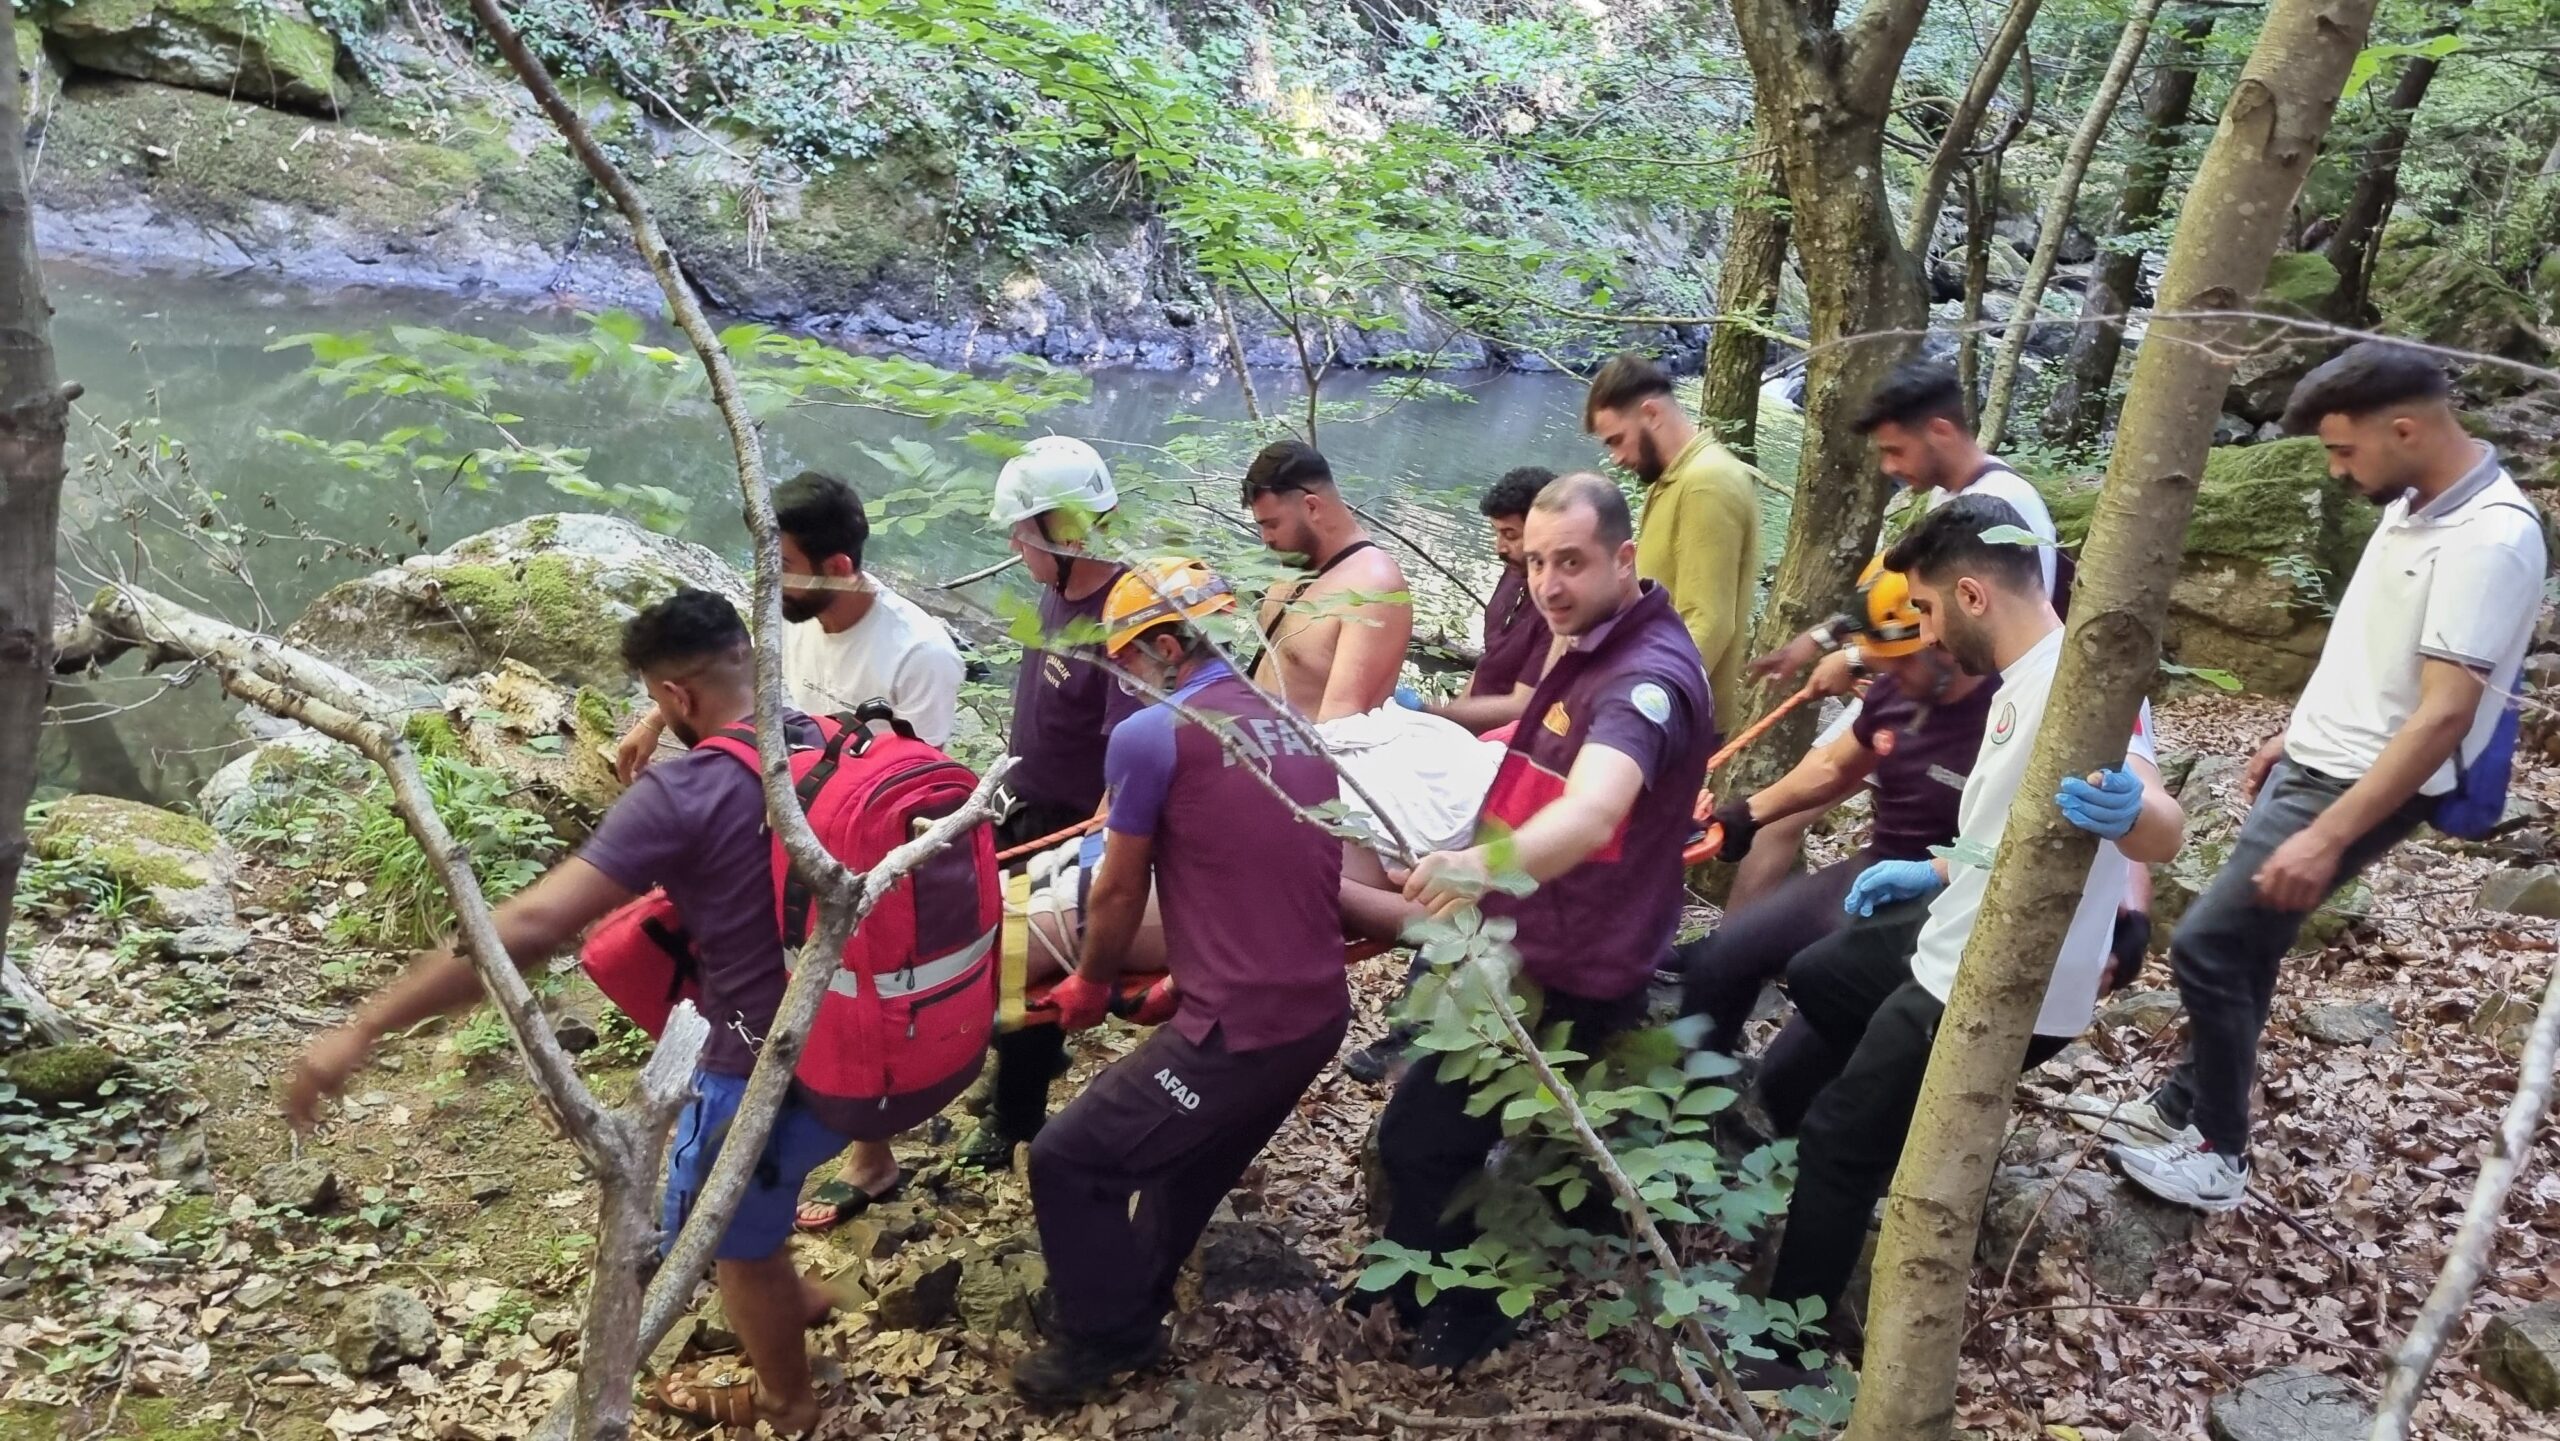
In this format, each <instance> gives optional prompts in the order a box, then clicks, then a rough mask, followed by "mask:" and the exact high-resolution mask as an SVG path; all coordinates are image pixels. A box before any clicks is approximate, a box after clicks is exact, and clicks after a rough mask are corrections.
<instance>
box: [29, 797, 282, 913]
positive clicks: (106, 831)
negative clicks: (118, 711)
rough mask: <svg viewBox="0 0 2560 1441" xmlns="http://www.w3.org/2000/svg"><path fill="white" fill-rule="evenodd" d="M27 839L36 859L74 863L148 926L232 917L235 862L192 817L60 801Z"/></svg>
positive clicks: (91, 800)
mask: <svg viewBox="0 0 2560 1441" xmlns="http://www.w3.org/2000/svg"><path fill="white" fill-rule="evenodd" d="M30 839H31V843H32V844H33V846H34V847H35V853H36V854H37V855H38V856H40V857H42V858H43V859H45V860H49V861H64V862H71V863H75V864H77V865H79V866H81V867H82V868H84V869H87V870H92V871H95V872H96V873H97V874H99V875H101V876H103V877H105V878H106V879H108V880H111V881H113V882H114V883H116V884H117V885H118V886H121V887H122V888H124V890H125V891H126V892H127V893H128V894H130V895H132V896H134V897H136V898H138V899H139V900H140V901H141V911H142V914H143V916H144V917H145V918H146V919H148V920H150V921H151V922H153V923H154V924H157V925H161V926H167V927H170V928H172V929H183V928H185V927H189V926H227V925H230V924H231V923H232V921H233V919H234V913H233V911H232V908H231V883H232V881H233V879H234V878H235V877H237V875H238V874H239V868H240V867H239V860H238V858H236V857H235V856H233V855H232V853H231V848H230V847H229V846H227V845H224V844H223V842H222V838H221V837H220V836H218V835H216V834H214V830H213V827H211V826H209V825H206V824H205V823H204V822H202V821H200V820H197V819H196V818H195V817H193V816H182V815H179V814H177V813H176V812H174V811H164V810H161V809H159V808H158V807H156V806H146V805H144V804H142V803H141V802H139V801H127V800H118V799H116V798H115V797H113V796H92V795H76V796H67V797H65V798H64V799H62V800H59V801H56V802H54V805H53V809H52V810H51V811H49V812H47V813H46V815H45V819H44V825H43V826H42V827H40V828H39V829H38V830H37V831H36V833H35V835H34V836H33V837H31V838H30Z"/></svg>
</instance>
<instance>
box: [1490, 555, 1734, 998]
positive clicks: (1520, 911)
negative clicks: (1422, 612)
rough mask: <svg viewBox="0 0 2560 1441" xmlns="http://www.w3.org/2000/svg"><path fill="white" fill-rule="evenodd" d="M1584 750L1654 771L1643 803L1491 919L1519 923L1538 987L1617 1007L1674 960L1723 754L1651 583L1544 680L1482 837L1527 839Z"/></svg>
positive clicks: (1695, 678) (1684, 647)
mask: <svg viewBox="0 0 2560 1441" xmlns="http://www.w3.org/2000/svg"><path fill="white" fill-rule="evenodd" d="M1586 741H1590V742H1597V743H1599V744H1601V745H1605V746H1607V747H1609V748H1610V749H1611V750H1614V751H1618V752H1621V753H1623V754H1625V755H1627V756H1629V757H1630V758H1632V759H1633V760H1634V761H1635V763H1636V765H1637V766H1638V767H1639V768H1641V769H1642V770H1643V772H1644V788H1643V789H1642V790H1641V791H1639V792H1637V794H1636V799H1635V804H1634V805H1633V806H1632V807H1631V808H1630V809H1629V810H1628V813H1627V817H1626V819H1625V820H1624V821H1623V822H1621V823H1620V824H1619V826H1618V831H1617V834H1615V835H1613V836H1611V837H1610V838H1609V840H1608V842H1607V844H1605V845H1603V846H1601V848H1600V849H1599V850H1598V851H1597V852H1595V853H1593V854H1592V855H1591V857H1590V858H1589V859H1587V860H1585V861H1584V862H1583V863H1582V864H1580V865H1578V866H1575V867H1574V868H1573V869H1572V870H1569V871H1567V872H1565V873H1564V874H1563V875H1560V876H1557V877H1556V878H1554V879H1553V880H1550V881H1547V882H1545V883H1544V884H1542V885H1540V886H1539V887H1538V888H1537V889H1536V890H1534V891H1531V892H1530V893H1529V894H1527V895H1525V896H1508V895H1500V894H1496V895H1490V896H1487V897H1485V900H1484V912H1485V914H1486V915H1488V916H1510V917H1512V918H1513V920H1514V922H1515V923H1516V925H1517V930H1516V931H1515V933H1514V934H1513V936H1512V944H1513V945H1514V946H1516V947H1517V948H1518V949H1519V952H1520V962H1521V968H1522V969H1523V970H1524V971H1526V972H1527V973H1528V976H1529V979H1531V980H1533V981H1535V982H1537V983H1538V984H1539V985H1541V986H1544V987H1546V988H1547V989H1549V990H1552V991H1562V992H1564V993H1565V994H1567V995H1572V996H1582V997H1585V998H1586V999H1591V1000H1614V999H1617V998H1618V997H1621V996H1625V995H1628V994H1630V993H1632V992H1634V991H1637V990H1639V989H1642V988H1643V987H1644V985H1645V984H1646V983H1647V982H1648V981H1650V980H1651V979H1652V977H1653V970H1654V967H1655V965H1656V964H1657V963H1659V962H1660V961H1661V960H1662V959H1663V957H1664V956H1665V955H1667V954H1668V953H1669V952H1670V949H1671V937H1672V935H1673V933H1674V932H1676V931H1677V930H1678V929H1679V926H1680V894H1681V877H1680V870H1681V868H1680V851H1681V847H1682V846H1683V845H1685V844H1686V843H1687V841H1688V839H1689V834H1690V832H1691V831H1692V830H1694V829H1696V823H1695V821H1694V820H1693V819H1692V818H1691V813H1692V811H1693V810H1694V809H1695V807H1696V805H1697V801H1698V787H1699V785H1700V784H1701V783H1702V782H1704V780H1705V779H1706V774H1707V757H1708V756H1709V755H1711V754H1713V753H1714V751H1715V748H1716V721H1715V700H1714V697H1713V696H1711V695H1710V694H1709V693H1708V690H1707V673H1706V666H1705V664H1704V663H1703V662H1702V661H1700V660H1699V659H1698V646H1697V643H1696V642H1695V641H1693V640H1691V639H1690V638H1689V628H1688V626H1687V625H1686V624H1684V623H1683V622H1682V621H1681V619H1680V613H1679V612H1678V611H1675V610H1673V609H1672V608H1671V599H1670V596H1669V594H1668V593H1667V592H1665V591H1664V590H1663V589H1662V588H1661V587H1660V586H1658V585H1655V584H1654V583H1653V582H1652V581H1645V582H1642V589H1641V590H1640V591H1639V592H1638V593H1637V596H1636V599H1635V602H1634V603H1633V604H1631V605H1629V606H1628V607H1627V608H1626V609H1625V610H1622V611H1620V612H1618V614H1617V615H1615V616H1613V617H1611V618H1610V619H1608V620H1606V621H1603V622H1602V623H1601V624H1600V625H1598V626H1596V627H1594V628H1593V629H1592V630H1591V631H1589V632H1588V633H1586V634H1584V635H1581V636H1577V637H1575V638H1574V641H1573V643H1572V645H1571V646H1570V647H1569V648H1567V649H1566V651H1565V652H1564V654H1562V655H1560V656H1558V657H1557V658H1556V663H1555V665H1554V666H1553V667H1552V668H1550V669H1549V670H1548V671H1547V673H1546V675H1545V676H1544V677H1543V678H1542V679H1540V680H1539V682H1538V688H1537V690H1536V691H1535V692H1534V693H1533V694H1531V696H1530V697H1529V709H1528V712H1527V713H1526V714H1524V715H1523V716H1522V717H1521V718H1520V725H1519V728H1518V729H1517V730H1515V731H1513V732H1512V734H1511V745H1510V749H1509V750H1508V751H1507V752H1506V753H1505V754H1504V755H1503V757H1502V769H1501V770H1500V771H1499V772H1497V773H1496V774H1495V776H1494V780H1493V790H1492V791H1491V792H1490V793H1489V794H1487V795H1486V797H1485V802H1484V810H1483V812H1482V814H1481V816H1480V817H1479V819H1478V822H1477V824H1478V828H1479V830H1480V831H1482V830H1484V829H1486V828H1487V827H1489V826H1492V825H1496V824H1498V825H1500V826H1503V827H1508V828H1511V829H1517V828H1518V827H1519V826H1520V825H1521V824H1522V823H1523V822H1525V821H1527V820H1528V819H1529V818H1530V817H1531V816H1533V815H1536V814H1537V813H1538V812H1539V811H1540V810H1543V809H1545V808H1546V807H1547V806H1548V805H1549V804H1550V803H1552V802H1553V801H1554V800H1555V799H1556V798H1557V797H1559V796H1561V795H1563V794H1564V786H1565V779H1566V777H1567V776H1569V775H1570V774H1571V773H1572V771H1573V763H1574V761H1575V759H1576V758H1577V757H1579V756H1580V755H1581V754H1582V747H1583V744H1584V743H1585V742H1586ZM1480 839H1481V837H1480Z"/></svg>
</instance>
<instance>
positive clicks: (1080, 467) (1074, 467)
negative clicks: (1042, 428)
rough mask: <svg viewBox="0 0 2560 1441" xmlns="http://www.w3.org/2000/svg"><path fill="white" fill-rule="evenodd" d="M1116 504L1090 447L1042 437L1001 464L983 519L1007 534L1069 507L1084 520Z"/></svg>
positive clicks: (1058, 437)
mask: <svg viewBox="0 0 2560 1441" xmlns="http://www.w3.org/2000/svg"><path fill="white" fill-rule="evenodd" d="M1119 504H1120V492H1119V491H1118V490H1116V489H1114V488H1113V487H1112V484H1111V468H1110V467H1109V466H1107V465H1104V464H1103V463H1102V457H1101V456H1100V455H1099V454H1097V453H1096V452H1095V451H1094V448H1093V447H1092V446H1090V445H1087V444H1085V443H1084V442H1083V441H1081V440H1078V439H1076V438H1075V437H1073V436H1070V435H1044V436H1042V437H1040V438H1039V439H1038V440H1035V441H1033V442H1031V443H1030V444H1029V445H1026V446H1024V447H1023V448H1022V453H1021V454H1020V455H1017V456H1015V457H1014V458H1013V459H1011V460H1008V461H1006V462H1005V463H1004V470H1003V471H1002V472H1001V473H999V474H998V475H997V476H996V499H995V505H994V507H993V508H992V509H991V510H990V511H989V513H988V518H989V519H991V520H993V521H994V522H995V523H996V524H997V525H998V526H1001V527H1004V528H1006V529H1011V528H1012V527H1013V526H1015V525H1018V524H1020V523H1021V522H1023V521H1026V520H1030V519H1032V518H1033V517H1035V516H1042V515H1047V514H1048V513H1049V512H1051V511H1053V510H1065V509H1068V508H1070V507H1072V508H1074V509H1075V510H1077V511H1079V512H1081V513H1082V514H1081V517H1080V518H1082V519H1088V520H1089V519H1090V518H1091V517H1093V516H1097V515H1100V514H1102V513H1103V512H1105V511H1108V510H1111V509H1113V508H1115V507H1117V506H1118V505H1119Z"/></svg>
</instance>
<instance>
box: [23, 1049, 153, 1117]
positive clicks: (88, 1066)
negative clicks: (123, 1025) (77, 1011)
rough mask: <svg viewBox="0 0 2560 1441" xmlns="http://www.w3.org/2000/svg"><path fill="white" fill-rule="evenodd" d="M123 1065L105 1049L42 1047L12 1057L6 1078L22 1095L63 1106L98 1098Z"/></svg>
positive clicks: (113, 1054) (114, 1054)
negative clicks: (111, 1077) (109, 1078)
mask: <svg viewBox="0 0 2560 1441" xmlns="http://www.w3.org/2000/svg"><path fill="white" fill-rule="evenodd" d="M123 1065H124V1062H123V1061H122V1060H120V1059H118V1058H117V1056H116V1053H115V1052H113V1051H110V1050H108V1049H107V1048H106V1047H104V1046H91V1045H73V1046H38V1047H36V1048H35V1049H34V1050H32V1051H20V1052H19V1053H18V1054H16V1055H14V1056H11V1057H10V1058H9V1062H8V1067H7V1070H6V1073H5V1074H6V1075H7V1076H8V1078H9V1084H10V1085H12V1086H15V1087H17V1088H18V1094H20V1095H22V1096H26V1097H28V1098H29V1099H31V1100H37V1101H43V1102H46V1103H48V1104H55V1105H59V1104H63V1103H66V1102H72V1101H86V1100H88V1099H90V1098H91V1097H94V1096H96V1095H97V1094H98V1088H99V1087H100V1086H103V1085H105V1084H106V1083H107V1079H108V1077H110V1076H113V1075H114V1074H115V1073H116V1072H117V1071H118V1070H119V1069H121V1068H122V1067H123Z"/></svg>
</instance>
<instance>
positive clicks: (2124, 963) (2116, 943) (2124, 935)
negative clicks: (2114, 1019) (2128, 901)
mask: <svg viewBox="0 0 2560 1441" xmlns="http://www.w3.org/2000/svg"><path fill="white" fill-rule="evenodd" d="M2107 949H2108V950H2109V951H2110V952H2112V953H2113V954H2114V955H2115V958H2116V965H2115V981H2114V983H2113V984H2112V985H2110V986H2108V987H2107V994H2109V995H2114V994H2115V993H2116V992H2118V991H2121V990H2123V989H2124V988H2125V987H2127V986H2129V985H2132V984H2133V978H2134V977H2136V976H2138V975H2141V974H2142V963H2143V962H2144V961H2145V960H2147V959H2149V958H2150V955H2151V917H2149V916H2147V915H2145V914H2143V913H2142V912H2140V911H2118V912H2116V930H2115V935H2114V936H2113V937H2112V938H2110V939H2109V940H2108V942H2107Z"/></svg>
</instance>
